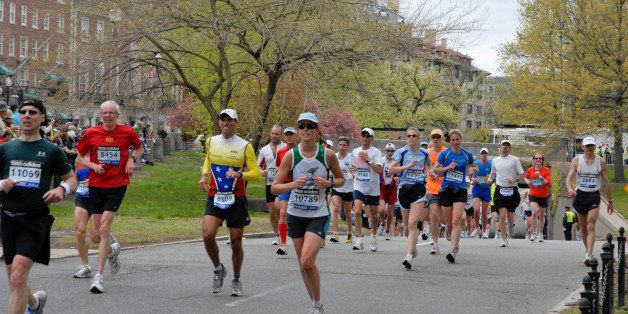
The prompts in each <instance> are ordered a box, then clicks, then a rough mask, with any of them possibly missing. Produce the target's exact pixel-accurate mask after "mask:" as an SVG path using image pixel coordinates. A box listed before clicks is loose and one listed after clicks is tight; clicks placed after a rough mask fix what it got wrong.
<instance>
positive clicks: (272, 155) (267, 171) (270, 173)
mask: <svg viewBox="0 0 628 314" xmlns="http://www.w3.org/2000/svg"><path fill="white" fill-rule="evenodd" d="M281 131H282V130H281V127H280V126H279V125H274V126H273V127H272V128H271V129H270V143H268V145H266V146H264V147H262V149H260V150H259V155H258V156H257V164H258V165H259V166H260V169H262V176H263V177H265V178H266V208H267V209H268V217H269V218H270V226H271V228H273V232H274V233H275V237H274V238H273V242H272V244H273V245H279V229H278V228H277V222H278V221H279V206H278V205H279V204H276V203H277V202H276V199H277V197H276V196H275V195H273V193H271V192H270V186H271V184H272V183H273V180H274V179H275V173H276V172H277V166H276V165H275V159H276V158H277V151H278V150H279V149H280V148H281V147H283V146H285V145H286V144H285V143H283V142H282V141H281Z"/></svg>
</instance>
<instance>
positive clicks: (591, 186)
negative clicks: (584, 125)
mask: <svg viewBox="0 0 628 314" xmlns="http://www.w3.org/2000/svg"><path fill="white" fill-rule="evenodd" d="M595 148H596V144H595V140H594V139H593V138H592V137H585V138H584V139H583V140H582V150H583V151H584V154H582V155H578V156H576V157H574V158H573V160H572V161H571V167H570V168H569V173H568V174H567V182H566V184H567V193H568V194H569V196H571V198H573V208H574V209H575V210H576V215H577V217H578V222H579V225H580V230H581V231H580V234H581V236H582V242H583V243H584V248H585V251H586V253H585V254H584V264H585V265H586V266H589V264H590V262H591V256H592V255H591V254H593V245H594V244H595V223H596V221H597V217H598V215H599V212H600V202H601V199H600V189H601V188H602V183H603V184H604V193H605V194H606V199H607V201H608V209H607V210H608V213H609V214H612V213H613V211H614V210H615V207H614V206H613V195H612V194H611V187H610V186H611V185H610V183H609V182H608V168H607V166H606V161H604V159H602V158H601V157H600V156H598V155H596V154H595ZM574 179H575V181H576V188H575V189H574V187H573V182H574Z"/></svg>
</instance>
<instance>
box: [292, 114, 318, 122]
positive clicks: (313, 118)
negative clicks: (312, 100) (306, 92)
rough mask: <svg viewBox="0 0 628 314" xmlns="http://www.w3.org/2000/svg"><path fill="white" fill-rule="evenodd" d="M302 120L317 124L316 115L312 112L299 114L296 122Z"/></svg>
mask: <svg viewBox="0 0 628 314" xmlns="http://www.w3.org/2000/svg"><path fill="white" fill-rule="evenodd" d="M303 120H309V121H312V122H314V123H318V118H317V117H316V115H315V114H314V113H313V112H304V113H302V114H300V115H299V118H298V119H297V121H303Z"/></svg>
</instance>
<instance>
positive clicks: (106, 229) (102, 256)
mask: <svg viewBox="0 0 628 314" xmlns="http://www.w3.org/2000/svg"><path fill="white" fill-rule="evenodd" d="M115 214H116V213H115V212H112V211H104V212H103V213H102V216H101V217H100V229H99V233H100V243H99V244H98V273H99V274H101V275H102V274H103V273H104V272H105V263H106V262H107V256H108V255H109V253H110V252H111V243H110V241H109V233H111V224H112V223H113V218H114V217H115Z"/></svg>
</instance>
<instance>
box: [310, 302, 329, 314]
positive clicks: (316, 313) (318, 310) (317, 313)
mask: <svg viewBox="0 0 628 314" xmlns="http://www.w3.org/2000/svg"><path fill="white" fill-rule="evenodd" d="M310 313H311V314H322V313H325V307H324V306H323V305H322V304H321V306H320V307H313V308H312V309H311V310H310Z"/></svg>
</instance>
